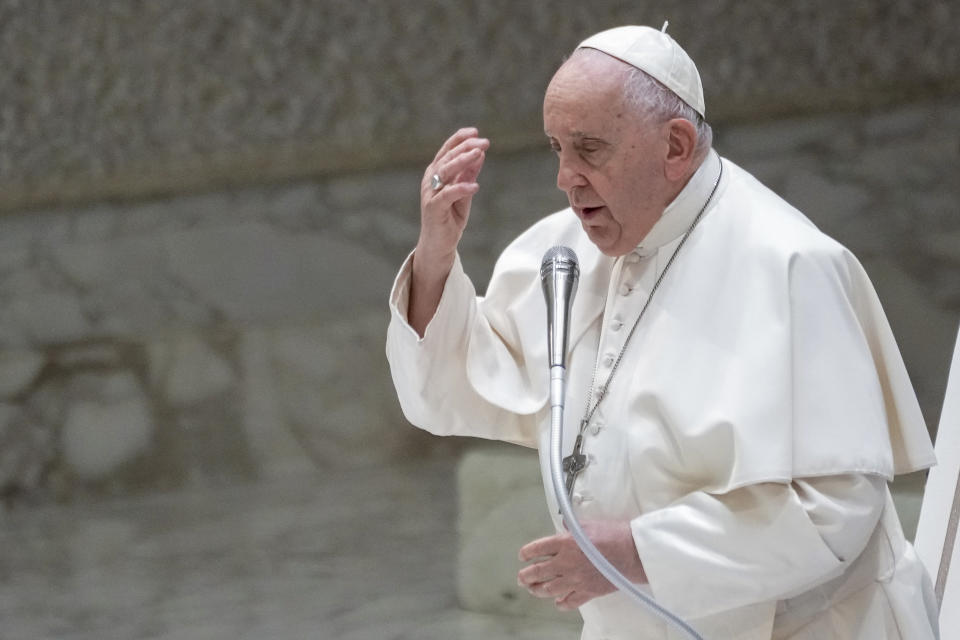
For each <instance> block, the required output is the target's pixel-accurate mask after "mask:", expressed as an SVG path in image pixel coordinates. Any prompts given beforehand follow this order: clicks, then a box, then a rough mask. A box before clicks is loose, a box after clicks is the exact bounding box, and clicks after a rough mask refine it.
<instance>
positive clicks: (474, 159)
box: [436, 148, 485, 184]
mask: <svg viewBox="0 0 960 640" xmlns="http://www.w3.org/2000/svg"><path fill="white" fill-rule="evenodd" d="M484 157H485V156H484V152H483V149H480V148H473V149H470V150H469V151H464V152H463V153H460V154H458V155H455V156H452V157H451V158H450V159H448V160H445V161H443V162H441V163H440V164H438V165H437V170H436V173H438V174H439V175H440V178H441V179H442V180H443V181H444V182H445V183H447V184H450V183H452V182H457V181H460V180H463V181H466V182H472V181H473V179H474V178H476V177H477V175H478V174H479V173H480V168H481V167H482V166H483V160H484Z"/></svg>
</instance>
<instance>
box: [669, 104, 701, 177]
mask: <svg viewBox="0 0 960 640" xmlns="http://www.w3.org/2000/svg"><path fill="white" fill-rule="evenodd" d="M696 148H697V128H696V127H695V126H694V125H693V123H692V122H690V121H689V120H686V119H684V118H674V119H673V120H670V121H669V122H668V123H667V158H666V163H665V165H664V171H665V174H666V178H667V179H668V180H671V181H678V180H685V179H686V178H687V177H689V175H690V168H691V166H692V165H693V159H694V151H695V150H696Z"/></svg>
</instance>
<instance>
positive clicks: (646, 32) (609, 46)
mask: <svg viewBox="0 0 960 640" xmlns="http://www.w3.org/2000/svg"><path fill="white" fill-rule="evenodd" d="M665 29H666V25H664V31H657V30H656V29H652V28H650V27H636V26H628V27H614V28H613V29H608V30H606V31H601V32H600V33H598V34H596V35H592V36H590V37H589V38H587V39H586V40H584V41H583V42H581V43H580V44H579V45H578V46H577V49H583V48H586V49H597V50H598V51H603V52H604V53H606V54H608V55H611V56H613V57H614V58H617V59H618V60H622V61H623V62H626V63H627V64H629V65H631V66H633V67H636V68H637V69H640V70H641V71H645V72H646V73H648V74H650V75H651V76H653V77H654V78H656V79H657V80H659V81H660V83H661V84H663V85H664V86H665V87H666V88H667V89H670V91H673V92H674V93H675V94H677V96H679V97H680V99H681V100H683V101H684V102H686V103H687V104H688V105H690V106H691V107H693V109H694V110H695V111H696V112H697V113H699V114H700V115H701V116H703V115H705V111H706V110H705V108H704V104H703V85H701V84H700V74H699V73H698V72H697V65H695V64H693V60H691V59H690V56H688V55H687V52H686V51H684V50H683V48H682V47H681V46H680V45H678V44H677V42H676V40H674V39H673V38H671V37H670V36H668V35H667V34H666V31H665Z"/></svg>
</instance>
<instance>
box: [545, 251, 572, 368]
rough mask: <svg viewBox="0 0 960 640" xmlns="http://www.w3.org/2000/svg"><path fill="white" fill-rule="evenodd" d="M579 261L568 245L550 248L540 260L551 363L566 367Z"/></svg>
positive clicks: (551, 364)
mask: <svg viewBox="0 0 960 640" xmlns="http://www.w3.org/2000/svg"><path fill="white" fill-rule="evenodd" d="M579 278H580V265H579V263H578V262H577V254H575V253H574V252H573V250H572V249H570V248H569V247H564V246H556V247H552V248H550V249H548V250H547V252H546V253H545V254H544V255H543V262H541V263H540V283H541V284H542V285H543V297H544V300H545V302H546V304H547V341H548V349H549V354H550V366H551V367H553V366H556V365H560V366H562V367H566V354H567V342H568V340H569V334H570V331H569V326H570V310H571V308H572V307H573V297H574V296H575V295H576V293H577V280H579Z"/></svg>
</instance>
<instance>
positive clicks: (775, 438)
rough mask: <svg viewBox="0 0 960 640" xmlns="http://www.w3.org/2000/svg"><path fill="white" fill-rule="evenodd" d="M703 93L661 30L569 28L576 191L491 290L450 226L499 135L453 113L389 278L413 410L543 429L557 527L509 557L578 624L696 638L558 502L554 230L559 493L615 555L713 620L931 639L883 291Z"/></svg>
mask: <svg viewBox="0 0 960 640" xmlns="http://www.w3.org/2000/svg"><path fill="white" fill-rule="evenodd" d="M703 115H704V105H703V94H702V88H701V86H700V79H699V75H698V74H697V71H696V68H695V66H694V65H693V62H692V61H691V60H690V59H689V57H687V56H686V53H685V52H683V50H682V49H681V48H680V47H679V46H678V45H677V44H676V43H675V42H674V41H673V40H672V39H671V38H670V37H669V36H667V35H666V34H665V33H662V32H658V31H656V30H653V29H649V28H647V27H621V28H618V29H614V30H610V31H607V32H603V33H601V34H597V35H596V36H593V37H592V38H590V39H588V40H586V41H585V42H584V43H583V44H581V46H580V47H578V49H577V50H576V51H575V52H574V54H573V55H572V56H571V57H570V59H569V60H568V61H567V62H565V63H564V64H563V65H562V66H561V68H560V69H559V70H558V72H557V74H556V75H555V76H554V78H553V80H552V81H551V83H550V86H549V87H548V89H547V92H546V96H545V99H544V125H545V131H546V134H547V137H548V139H549V140H550V143H551V145H552V146H553V148H554V150H555V151H556V154H557V157H558V162H559V167H558V177H557V185H558V187H559V188H560V189H562V190H563V191H564V192H565V193H566V194H567V196H568V198H569V201H570V208H568V209H565V210H563V211H560V212H558V213H556V214H553V215H551V216H548V217H546V218H544V219H543V220H541V221H540V222H538V223H537V224H535V225H534V226H533V227H532V228H531V229H529V230H528V231H527V232H525V233H524V234H522V235H521V236H520V237H519V238H517V239H516V240H515V241H514V242H513V243H512V244H511V245H510V246H509V247H508V248H507V249H506V250H505V251H504V253H503V254H502V255H501V257H500V259H499V260H498V262H497V265H496V267H495V269H494V274H493V276H492V278H491V281H490V284H489V286H488V289H487V292H486V295H485V296H484V297H477V296H476V293H475V291H474V289H473V286H472V284H471V282H470V280H469V279H468V278H467V276H466V275H465V274H464V272H463V269H462V267H461V265H460V261H459V258H458V255H457V245H458V243H459V240H460V237H461V235H462V233H463V232H464V229H465V226H466V222H467V219H468V217H469V211H470V204H471V200H472V197H473V195H474V194H475V193H476V192H477V190H478V189H479V186H478V184H477V176H478V175H479V172H480V169H481V167H482V165H483V161H484V154H485V152H486V150H487V148H488V147H489V141H488V140H486V139H483V138H481V137H479V135H478V132H477V131H476V130H475V129H462V130H460V131H458V132H457V133H456V134H454V135H453V136H452V137H451V138H450V139H449V140H448V141H447V142H446V143H445V144H444V145H443V147H442V148H441V149H440V151H439V152H438V153H437V156H436V158H435V159H434V161H433V162H432V163H431V164H430V166H429V167H428V168H427V171H426V172H425V174H424V179H423V183H422V188H421V235H420V239H419V241H418V244H417V247H416V248H415V250H414V252H413V253H412V254H411V256H410V257H409V258H408V259H407V261H406V262H405V264H404V265H403V267H402V268H401V271H400V274H399V275H398V277H397V280H396V283H395V285H394V289H393V291H392V293H391V311H392V321H391V324H390V328H389V331H388V339H387V354H388V358H389V361H390V366H391V371H392V375H393V379H394V383H395V385H396V387H397V392H398V396H399V398H400V402H401V406H402V408H403V410H404V413H405V415H406V416H407V418H408V419H409V420H410V421H411V422H412V423H413V424H415V425H417V426H419V427H421V428H424V429H427V430H429V431H431V432H433V433H436V434H441V435H447V434H457V435H471V436H479V437H484V438H492V439H499V440H506V441H510V442H515V443H518V444H522V445H526V446H532V447H538V448H539V451H540V457H541V467H542V470H543V477H544V484H545V488H546V496H547V503H548V507H549V509H550V512H551V513H552V514H555V515H554V520H555V525H556V534H555V535H551V536H547V537H545V538H542V539H539V540H535V541H532V542H530V543H529V544H527V545H526V546H524V547H523V548H522V549H521V550H520V556H521V559H522V560H524V561H526V562H528V564H527V565H526V566H524V567H523V568H522V569H521V570H520V572H519V575H518V580H519V582H520V583H521V584H522V585H524V586H525V587H526V588H527V589H528V590H529V591H530V593H532V594H533V595H535V596H538V597H548V598H552V599H554V600H555V601H556V603H557V606H558V607H560V608H564V609H570V608H579V610H580V613H581V615H582V616H583V619H584V629H583V638H585V639H591V640H592V639H601V638H603V639H609V640H620V639H622V640H626V639H628V638H630V639H634V638H664V639H666V638H681V637H685V636H683V635H681V634H680V632H678V631H676V630H674V629H672V628H669V627H667V626H665V624H664V623H663V622H661V621H660V620H658V619H656V618H654V617H653V616H651V615H650V614H649V613H647V612H646V611H644V610H643V609H641V607H640V606H639V605H638V604H636V603H635V602H634V601H632V600H630V599H628V598H627V597H625V596H624V595H622V594H620V593H617V592H615V590H614V588H613V586H612V585H611V584H610V583H609V582H607V580H606V579H605V578H603V577H602V576H601V575H600V574H599V573H598V572H597V571H596V569H594V568H593V567H592V565H590V563H589V562H588V561H587V559H586V558H585V557H584V556H583V554H582V553H581V552H580V550H579V549H578V548H577V547H576V545H575V543H574V542H573V541H572V539H571V537H570V536H569V534H568V533H566V531H565V529H564V527H563V523H562V522H561V521H560V519H559V517H558V516H557V515H556V514H557V508H556V501H555V498H554V496H553V492H552V487H551V484H550V474H549V460H548V454H549V447H548V444H549V423H550V419H549V418H550V409H549V406H548V391H549V389H548V386H549V385H548V357H547V339H546V335H545V327H546V320H545V318H546V313H545V305H544V301H543V295H542V293H541V285H540V278H539V267H540V258H541V256H542V255H543V254H544V252H545V251H546V250H547V249H549V248H550V247H552V246H554V245H566V246H568V247H570V248H572V249H573V250H574V251H575V252H576V254H577V256H578V257H579V262H580V271H581V275H580V281H579V288H578V293H577V296H576V298H575V300H574V305H573V309H572V314H571V332H570V345H569V355H568V358H567V371H568V374H567V376H568V382H567V401H566V407H567V415H566V416H565V439H566V442H565V451H570V450H571V448H572V447H573V440H574V438H575V437H576V435H577V433H578V431H579V430H580V429H579V425H580V421H581V419H582V418H584V417H588V420H587V422H586V424H585V427H584V429H583V431H582V436H583V442H584V444H583V452H584V453H585V454H586V456H587V461H588V464H587V466H586V468H585V469H584V470H583V471H582V472H581V473H580V474H579V475H577V476H576V478H575V483H574V485H573V503H574V505H575V508H576V511H577V515H578V518H579V519H580V520H581V522H582V523H583V524H584V527H585V529H586V530H587V532H588V533H589V535H590V537H591V539H592V540H593V541H594V542H595V544H596V545H597V547H598V548H599V549H600V550H601V551H602V552H603V553H604V555H606V556H607V557H608V559H609V560H610V561H611V562H612V563H613V564H614V565H615V566H617V567H618V568H619V569H620V571H621V572H622V573H624V575H626V576H627V577H628V578H629V579H630V580H631V581H632V582H635V583H637V584H640V585H643V588H645V589H648V590H649V592H650V593H651V594H652V595H653V596H654V597H655V598H656V599H657V601H658V602H659V603H660V604H661V605H663V606H665V607H667V608H668V609H669V610H671V611H672V612H673V613H675V614H678V615H679V616H681V617H682V618H684V619H685V620H686V621H687V622H688V623H689V624H690V625H691V626H692V627H694V628H695V629H697V630H698V632H699V633H701V635H702V636H703V637H704V638H710V639H714V638H716V639H720V638H737V639H747V638H749V639H753V638H756V639H760V638H763V639H769V638H776V639H783V638H790V639H792V640H801V639H807V640H813V639H818V640H820V639H832V638H837V639H840V638H843V639H857V640H883V639H888V638H889V639H893V638H899V639H908V640H925V639H928V638H936V637H937V630H936V611H935V604H934V603H933V602H934V601H933V599H932V591H931V589H930V585H929V578H928V577H927V576H926V574H925V573H924V570H923V568H922V565H921V564H920V563H919V561H918V560H917V558H916V556H915V554H914V551H913V549H912V547H911V545H910V544H909V543H908V542H907V541H906V540H904V537H903V533H902V531H901V528H900V525H899V521H898V519H897V515H896V512H895V510H894V507H893V503H892V501H891V499H890V494H889V491H888V488H887V481H888V480H889V479H891V478H892V477H893V476H894V475H895V474H899V473H906V472H909V471H914V470H918V469H923V468H926V467H928V466H930V465H931V464H932V463H933V453H932V448H931V446H930V441H929V437H928V435H927V432H926V428H925V426H924V423H923V418H922V416H921V414H920V410H919V407H918V405H917V401H916V397H915V395H914V393H913V390H912V388H911V386H910V382H909V379H908V377H907V374H906V371H905V369H904V366H903V362H902V359H901V357H900V353H899V351H898V349H897V346H896V344H895V342H894V339H893V336H892V334H891V332H890V329H889V326H888V324H887V321H886V319H885V317H884V314H883V311H882V309H881V307H880V303H879V301H878V299H877V297H876V294H875V293H874V291H873V288H872V286H871V284H870V282H869V280H868V279H867V276H866V274H865V273H864V271H863V269H862V268H861V266H860V265H859V263H858V262H857V261H856V259H855V258H854V257H853V256H852V255H851V254H850V253H849V252H848V251H847V250H846V249H844V248H843V247H842V246H841V245H839V244H838V243H836V242H835V241H833V240H831V239H830V238H828V237H826V236H825V235H823V234H822V233H821V232H820V231H818V230H817V229H816V227H814V226H813V224H812V223H811V222H809V220H807V219H806V218H805V217H804V216H803V215H802V214H801V213H800V212H798V211H796V210H795V209H793V208H792V207H790V205H788V204H787V203H786V202H784V201H783V200H781V199H780V198H779V197H777V196H776V195H775V194H774V193H772V192H771V191H769V190H768V189H766V188H765V187H764V186H763V185H761V184H760V183H759V182H757V181H756V180H755V179H754V178H753V177H752V176H750V175H749V174H748V173H747V172H745V171H743V170H742V169H740V168H739V167H737V166H736V165H735V164H733V163H732V162H730V161H728V160H726V159H722V158H720V157H719V156H718V155H717V154H716V152H714V151H713V150H712V149H711V148H710V133H709V127H708V126H707V125H706V124H705V122H704V120H703ZM661 277H662V281H660V283H659V284H657V282H658V279H660V278H661ZM654 291H655V295H653V296H652V297H651V294H652V293H653V292H654ZM641 314H642V317H641ZM638 318H640V321H638ZM601 390H602V393H600V392H601ZM598 396H601V400H599V403H598ZM594 405H596V406H595V407H594ZM580 407H584V408H585V410H584V411H583V412H582V413H581V412H580ZM591 409H592V411H591Z"/></svg>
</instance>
